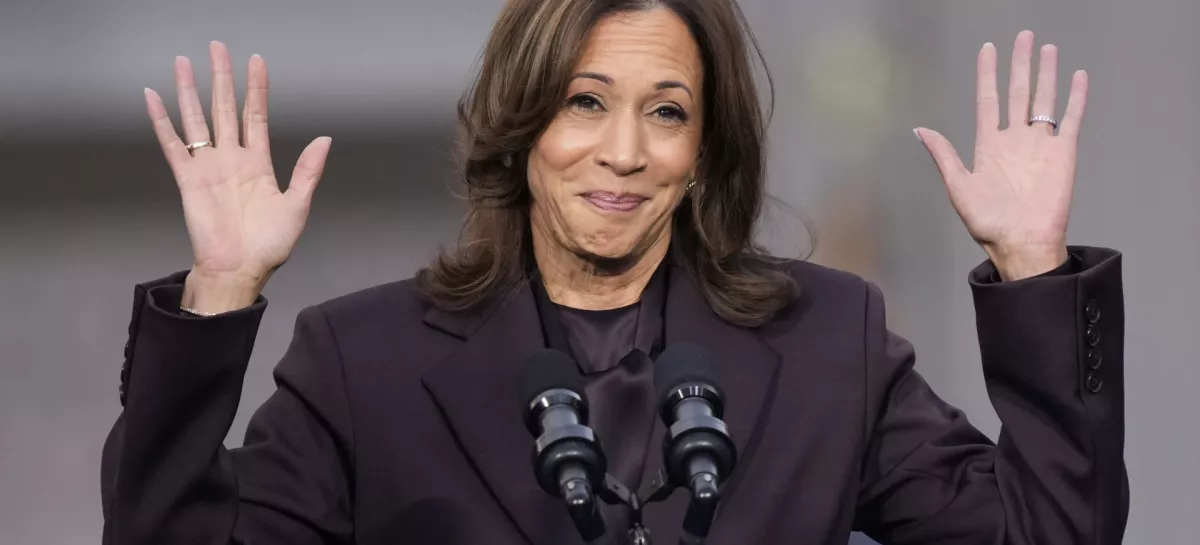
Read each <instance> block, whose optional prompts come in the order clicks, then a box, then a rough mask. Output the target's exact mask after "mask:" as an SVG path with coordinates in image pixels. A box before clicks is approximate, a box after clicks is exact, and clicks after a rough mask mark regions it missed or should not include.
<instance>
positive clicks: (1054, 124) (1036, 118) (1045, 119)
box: [1029, 115, 1058, 129]
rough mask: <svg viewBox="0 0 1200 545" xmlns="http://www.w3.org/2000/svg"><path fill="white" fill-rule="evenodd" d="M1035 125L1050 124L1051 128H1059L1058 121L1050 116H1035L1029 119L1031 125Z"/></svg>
mask: <svg viewBox="0 0 1200 545" xmlns="http://www.w3.org/2000/svg"><path fill="white" fill-rule="evenodd" d="M1034 123H1049V124H1050V126H1051V127H1054V128H1055V129H1057V128H1058V120H1057V119H1054V118H1053V117H1050V116H1048V115H1035V116H1033V117H1032V118H1030V119H1029V124H1030V125H1033V124H1034Z"/></svg>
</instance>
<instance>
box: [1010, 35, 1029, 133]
mask: <svg viewBox="0 0 1200 545" xmlns="http://www.w3.org/2000/svg"><path fill="white" fill-rule="evenodd" d="M1032 64H1033V32H1030V31H1028V30H1026V31H1023V32H1021V33H1020V34H1017V41H1016V42H1014V43H1013V55H1012V73H1011V74H1009V84H1008V127H1009V128H1010V129H1011V128H1013V127H1020V126H1022V125H1026V124H1028V123H1029V71H1030V67H1031V65H1032Z"/></svg>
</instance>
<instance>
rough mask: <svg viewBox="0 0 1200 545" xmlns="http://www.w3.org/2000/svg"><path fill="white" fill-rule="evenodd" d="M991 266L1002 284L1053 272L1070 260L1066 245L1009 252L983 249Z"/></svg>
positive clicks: (1002, 249) (995, 248)
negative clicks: (998, 275)
mask: <svg viewBox="0 0 1200 545" xmlns="http://www.w3.org/2000/svg"><path fill="white" fill-rule="evenodd" d="M984 251H986V252H987V254H988V257H989V258H990V259H991V261H992V265H993V266H995V267H996V272H997V273H999V274H1000V279H1001V280H1003V281H1004V282H1014V281H1017V280H1023V279H1025V278H1031V277H1034V276H1038V275H1040V274H1045V273H1047V272H1050V271H1053V270H1054V269H1057V268H1059V267H1061V266H1062V264H1063V263H1066V262H1067V259H1069V258H1070V256H1069V254H1068V253H1067V247H1066V245H1061V246H1056V247H1051V248H1038V249H1035V248H1024V249H1021V250H1009V249H1004V248H998V247H985V248H984Z"/></svg>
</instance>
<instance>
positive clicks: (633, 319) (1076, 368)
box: [103, 0, 1128, 545]
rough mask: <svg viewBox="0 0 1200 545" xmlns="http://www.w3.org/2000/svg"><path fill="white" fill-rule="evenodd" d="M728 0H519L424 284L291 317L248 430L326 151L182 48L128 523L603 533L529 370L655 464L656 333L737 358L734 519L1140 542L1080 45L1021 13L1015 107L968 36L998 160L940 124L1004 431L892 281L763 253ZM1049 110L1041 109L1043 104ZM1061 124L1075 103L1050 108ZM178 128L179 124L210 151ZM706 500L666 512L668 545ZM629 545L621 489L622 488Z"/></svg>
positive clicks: (726, 499)
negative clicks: (231, 440) (1084, 222)
mask: <svg viewBox="0 0 1200 545" xmlns="http://www.w3.org/2000/svg"><path fill="white" fill-rule="evenodd" d="M742 30H743V28H742V19H741V17H740V15H739V13H738V11H737V7H736V5H735V4H734V2H733V0H705V1H682V0H661V1H657V2H654V1H648V0H647V1H643V0H607V1H602V2H601V1H595V0H563V1H556V2H550V1H547V0H510V1H509V2H507V4H506V5H505V7H504V8H503V11H502V13H501V15H500V18H499V21H498V22H497V24H496V27H495V28H494V30H493V33H492V35H491V38H490V40H489V42H488V44H487V48H486V51H485V54H484V58H483V64H482V69H481V72H480V74H479V77H478V79H477V81H476V83H475V86H474V88H473V90H472V92H470V93H468V94H467V95H466V96H465V98H464V100H463V102H462V107H461V109H460V112H461V115H460V117H461V122H462V124H463V127H464V129H465V157H464V162H463V166H464V171H463V175H464V181H465V185H466V192H467V195H468V198H469V204H470V208H469V212H468V215H467V217H466V224H465V226H464V229H463V240H462V241H461V244H460V245H459V246H458V248H457V249H456V250H455V251H454V252H452V253H449V254H446V255H442V256H441V257H439V258H438V259H437V260H436V261H435V262H434V263H433V264H432V265H431V266H430V267H428V268H427V269H425V270H423V271H422V272H421V273H420V274H419V275H418V277H417V278H415V279H413V280H406V281H402V282H397V283H393V284H388V285H384V286H379V287H375V288H371V289H368V290H365V291H362V292H359V293H355V294H352V295H348V296H345V297H341V298H338V299H335V300H332V301H329V302H326V303H324V304H321V305H317V306H315V307H311V308H308V309H306V310H304V311H303V312H301V314H300V316H299V318H298V319H297V325H296V333H295V337H294V340H293V342H292V345H291V347H290V348H289V349H288V351H287V353H286V354H285V356H284V357H283V359H282V361H281V362H280V363H279V365H278V367H277V368H276V371H275V377H276V381H277V384H278V390H277V391H276V392H275V394H274V395H273V396H272V397H271V398H270V399H269V400H268V401H267V402H266V403H265V404H264V405H263V406H262V407H260V408H259V409H258V410H257V412H256V413H255V415H254V417H253V419H252V421H251V423H250V425H249V429H248V431H247V433H246V439H245V446H243V447H241V448H238V449H232V450H226V449H225V448H224V447H223V446H222V440H223V438H224V436H225V434H226V432H227V430H228V427H229V425H230V423H231V421H232V419H233V416H234V413H235V412H236V408H237V403H238V399H239V396H240V393H241V385H242V378H243V374H244V372H245V369H246V364H247V361H248V359H249V357H250V351H251V347H252V345H253V341H254V337H255V333H256V328H257V325H258V323H259V319H260V318H261V316H262V313H263V311H264V309H265V307H266V301H265V300H264V299H263V298H262V296H261V295H260V292H261V291H262V289H263V286H264V284H265V283H266V282H267V279H268V278H269V277H270V276H271V273H272V272H273V271H274V270H276V269H277V268H278V267H279V266H280V265H281V264H282V263H284V262H285V261H286V259H287V257H288V254H289V252H290V251H291V250H292V247H293V246H294V244H295V242H296V239H297V237H298V236H299V234H300V232H301V230H302V228H303V226H304V223H305V219H306V217H307V214H308V209H309V203H310V201H311V198H312V194H313V190H314V189H315V187H316V185H317V181H318V180H319V179H320V177H321V171H322V167H323V165H324V163H325V158H326V156H327V154H328V152H329V149H330V141H329V139H328V138H319V139H317V140H315V141H314V142H313V143H312V144H310V145H309V146H308V148H306V149H305V151H304V152H303V154H302V155H301V157H300V159H299V162H298V164H297V166H296V169H295V172H294V174H293V176H292V180H291V183H290V184H289V186H288V189H287V190H286V191H280V190H279V189H278V186H277V185H276V179H275V176H274V173H273V170H272V167H271V162H270V157H269V148H268V141H267V72H266V66H265V64H264V62H263V60H262V59H261V58H259V57H257V56H256V57H253V58H251V60H250V65H249V78H248V81H249V91H248V93H247V100H246V105H245V112H244V115H243V122H244V127H243V133H242V135H241V136H242V138H241V140H240V141H239V126H238V119H237V115H236V113H235V99H234V90H233V78H232V72H231V68H230V61H229V56H228V53H227V51H226V49H225V47H224V46H223V45H221V44H219V43H215V42H214V43H213V44H212V49H211V54H212V62H213V73H214V84H213V85H214V92H213V96H214V101H213V108H212V110H213V116H212V117H213V133H212V137H211V143H210V142H209V141H210V134H209V132H208V127H207V126H206V123H205V121H204V116H203V113H202V111H201V107H200V104H199V101H198V99H197V95H196V89H195V85H194V80H193V76H192V69H191V65H190V64H189V62H188V61H187V60H186V59H180V60H178V61H177V62H176V78H177V85H178V88H179V99H180V108H181V110H182V120H183V125H184V127H183V130H184V139H182V140H181V139H180V137H179V136H178V135H177V134H176V132H175V130H174V128H173V127H172V125H171V122H170V121H169V119H168V116H167V111H166V109H165V107H164V105H163V102H162V101H161V99H160V98H159V97H158V95H157V94H155V93H154V92H153V91H149V90H147V92H146V96H147V104H148V109H149V113H150V116H151V118H152V119H153V120H154V126H155V128H156V132H157V134H158V137H159V140H160V142H161V144H162V147H163V151H164V153H165V154H166V156H167V159H168V162H169V163H170V165H171V168H172V171H173V173H174V175H175V178H176V181H177V182H178V186H179V188H180V193H181V196H182V200H183V205H184V216H185V220H186V223H187V227H188V232H189V234H190V238H191V241H192V247H193V252H194V264H193V266H192V268H191V270H190V271H188V272H185V273H179V274H175V275H172V276H170V277H167V278H165V279H162V280H158V281H154V282H151V283H148V284H144V285H142V286H139V288H138V290H137V291H136V299H135V306H134V315H133V321H132V324H131V327H130V343H129V345H128V350H127V353H126V367H125V369H124V372H123V373H122V378H123V390H122V402H123V404H124V407H125V409H124V413H123V414H122V416H121V417H120V420H119V421H118V422H117V424H116V426H115V428H114V429H113V431H112V434H111V435H110V438H109V440H108V442H107V444H106V448H105V455H104V464H103V466H104V467H103V483H104V488H103V490H104V494H103V495H104V506H105V519H106V525H105V542H106V543H113V544H122V545H130V544H150V543H155V544H159V543H253V544H274V543H280V544H282V543H288V544H300V543H351V542H353V543H361V544H383V543H439V544H468V543H470V544H477V543H489V544H510V543H511V544H517V543H537V544H557V543H572V542H578V541H579V539H580V538H579V537H578V535H577V534H576V532H575V530H574V528H573V527H572V524H571V522H570V519H569V517H568V516H567V512H566V509H565V508H564V507H563V505H562V503H561V500H558V499H556V498H553V497H550V496H549V495H547V494H545V493H543V492H542V491H541V490H540V489H539V488H538V485H537V483H536V482H535V480H534V478H533V476H532V475H531V474H530V471H529V453H530V450H531V448H532V445H531V440H530V437H529V435H528V433H527V431H526V430H525V429H523V426H522V423H521V418H520V414H519V412H520V411H519V410H518V409H517V403H515V401H516V400H515V399H514V397H515V396H513V395H510V394H509V389H508V388H507V387H506V385H507V384H510V383H511V382H512V381H513V377H514V375H515V374H516V373H517V372H518V368H519V367H520V364H521V362H522V361H523V360H524V359H525V358H526V357H528V356H529V355H530V354H531V353H534V352H535V351H537V350H538V349H540V348H544V347H546V346H548V345H549V346H557V347H560V348H562V349H563V350H565V351H569V352H570V353H571V355H572V356H573V357H574V358H575V359H576V360H577V361H578V363H579V367H580V370H581V371H582V372H583V373H584V374H585V376H586V381H587V382H586V384H587V386H586V389H587V393H588V394H589V397H590V398H591V399H592V405H593V406H592V413H593V414H592V417H593V418H592V425H593V428H594V429H595V430H596V432H597V434H598V435H600V436H601V437H602V438H603V441H604V447H605V450H606V451H607V454H608V457H609V460H610V463H609V470H610V472H611V473H612V474H613V475H615V476H616V477H617V478H619V479H620V480H622V481H623V482H625V483H626V484H628V485H630V486H631V487H641V486H644V485H646V484H647V481H648V480H649V476H650V475H653V474H654V472H655V471H656V470H657V469H659V468H661V466H662V461H661V460H659V459H658V458H660V456H659V455H657V454H656V453H657V445H659V444H660V442H661V440H662V436H663V427H662V424H661V423H657V420H658V419H657V418H656V417H655V407H654V404H655V400H654V399H653V398H654V391H653V385H652V378H651V377H652V370H651V368H652V366H653V359H654V358H655V357H657V355H658V353H659V352H661V351H662V350H663V348H664V347H665V346H669V345H673V344H676V343H680V342H692V343H696V344H700V345H702V346H704V347H706V348H707V349H709V350H710V351H711V352H712V353H713V354H714V356H715V357H714V361H715V363H716V366H717V369H718V373H719V376H720V380H721V384H720V385H721V387H722V388H723V389H724V390H725V395H726V397H727V399H728V408H727V411H726V413H725V420H726V423H727V424H728V426H729V428H730V431H731V434H732V435H733V437H734V440H735V443H736V445H737V448H738V451H739V453H740V454H741V459H740V462H739V464H738V466H737V469H736V471H735V472H734V473H733V475H732V476H731V478H730V481H729V483H728V484H727V486H726V488H725V493H724V495H723V497H722V503H721V509H720V512H719V513H718V515H717V517H716V520H715V523H714V526H713V529H712V534H711V535H710V538H709V541H710V542H711V543H720V544H745V543H796V542H802V543H828V544H841V543H845V542H846V540H847V536H848V534H849V533H850V532H851V531H852V530H861V531H864V532H866V533H867V534H869V535H871V536H873V537H874V538H876V539H877V540H879V541H881V542H884V543H1012V544H1033V543H1038V544H1043V543H1055V544H1057V543H1119V542H1120V541H1121V535H1122V531H1123V528H1124V523H1125V518H1126V513H1127V509H1128V497H1127V487H1126V477H1125V470H1124V464H1123V460H1122V449H1123V446H1122V441H1123V406H1122V403H1123V402H1122V351H1123V339H1122V335H1123V315H1122V310H1123V307H1122V305H1123V302H1122V292H1121V276H1120V257H1119V255H1118V254H1117V253H1116V252H1113V251H1111V250H1106V249H1097V248H1083V247H1075V248H1070V249H1069V248H1068V247H1067V246H1066V245H1065V242H1064V240H1065V234H1066V227H1067V217H1068V210H1069V207H1070V206H1069V205H1070V200H1071V194H1072V187H1073V183H1074V173H1075V150H1076V143H1077V138H1078V135H1079V129H1080V123H1081V120H1082V117H1083V113H1084V104H1085V99H1086V96H1087V78H1086V75H1085V74H1084V73H1082V72H1079V73H1077V74H1076V75H1075V77H1074V79H1073V81H1072V84H1071V94H1070V98H1069V99H1068V101H1067V107H1066V111H1065V115H1064V118H1063V120H1062V124H1061V126H1059V125H1058V124H1057V122H1056V121H1055V120H1054V117H1055V115H1056V113H1055V102H1056V100H1055V91H1056V86H1057V83H1056V81H1055V73H1056V69H1057V66H1056V64H1057V63H1056V50H1055V49H1054V48H1053V47H1052V46H1046V47H1044V48H1042V49H1041V71H1040V73H1039V75H1038V81H1037V87H1036V89H1037V91H1036V95H1033V96H1031V95H1032V91H1031V89H1032V88H1033V86H1032V85H1031V76H1030V64H1031V59H1032V56H1033V47H1034V45H1033V44H1034V38H1033V35H1032V33H1028V32H1025V33H1022V34H1020V35H1019V36H1018V37H1017V40H1016V44H1015V47H1014V52H1013V60H1012V66H1013V70H1012V83H1011V87H1010V94H1009V104H1008V116H1007V119H1008V128H1006V129H1004V130H1001V129H1000V119H1001V113H1000V104H999V100H998V98H997V97H998V93H997V85H996V83H997V82H996V64H997V61H996V55H997V54H996V49H995V48H994V47H992V46H991V45H985V46H984V47H983V49H982V50H981V51H980V53H979V65H978V78H979V79H978V83H979V100H978V104H979V107H978V112H977V116H978V124H979V129H978V133H977V138H976V149H975V165H974V168H973V169H968V168H967V167H965V166H964V164H963V162H962V161H961V160H960V159H959V156H958V155H957V154H956V152H955V151H954V148H953V147H951V145H950V144H949V143H948V142H947V141H946V139H945V138H943V137H942V136H941V135H939V134H938V133H936V132H934V131H931V130H927V129H918V130H917V136H918V138H920V139H921V140H922V141H923V142H924V143H925V145H926V146H927V148H928V149H929V151H930V152H931V154H932V155H933V158H934V159H935V162H936V164H937V166H938V169H939V170H940V171H941V173H942V176H943V178H944V179H945V182H946V187H947V190H948V192H949V195H950V198H951V203H952V204H953V206H954V207H955V209H956V210H957V211H958V213H959V215H960V216H961V218H962V220H963V222H964V224H965V225H966V227H967V230H968V231H969V232H970V234H971V236H972V237H974V238H975V240H977V241H978V242H979V243H980V245H981V246H982V248H983V250H984V251H985V252H986V253H987V255H988V257H989V258H990V259H989V260H988V261H987V262H986V263H984V264H983V265H981V266H979V267H978V268H977V269H975V270H974V271H972V272H971V275H970V280H971V286H972V290H973V293H974V297H975V304H976V310H977V314H978V328H979V336H980V345H981V351H982V355H983V365H984V375H985V377H986V380H987V385H988V391H989V394H990V396H991V399H992V402H993V404H994V405H995V407H996V410H997V412H998V414H999V415H1000V417H1001V419H1002V421H1003V424H1004V428H1003V431H1002V433H1001V436H1000V440H999V442H998V444H995V445H993V444H992V443H991V442H990V441H989V440H988V439H987V438H986V437H985V436H984V435H982V434H981V433H980V432H978V431H977V430H975V429H974V428H973V427H972V426H971V425H970V424H969V423H968V422H967V420H966V419H965V417H964V416H963V415H962V414H961V413H960V412H958V411H957V410H955V409H954V408H953V407H950V406H948V405H947V404H946V403H944V402H943V401H941V400H940V399H939V398H938V397H937V396H936V395H934V393H933V392H931V391H930V388H929V387H928V385H927V384H926V383H925V382H924V381H923V379H922V378H921V377H920V376H919V375H918V374H917V373H916V372H915V371H914V370H913V351H912V348H911V347H910V346H909V345H908V344H907V343H906V342H905V341H903V340H902V339H900V338H898V337H896V336H895V335H893V334H891V333H889V332H888V330H887V328H886V325H885V323H884V310H883V299H882V297H881V296H880V294H879V292H878V291H877V290H876V289H875V288H874V287H872V286H870V285H869V284H867V283H865V282H863V281H862V280H860V279H858V278H855V277H853V276H851V275H848V274H844V273H840V272H835V271H832V270H828V269H824V268H821V267H819V266H816V265H812V264H807V263H802V262H791V261H780V260H774V259H770V258H767V257H766V256H764V255H763V254H761V253H760V252H759V251H758V250H757V249H756V248H755V247H754V246H753V244H752V241H751V233H752V232H753V228H754V224H755V221H756V219H757V215H758V210H759V206H760V203H761V200H762V195H763V172H762V171H763V167H762V165H763V119H762V117H761V115H760V112H759V109H758V104H757V103H756V102H755V97H756V96H757V95H756V92H755V89H754V87H753V77H752V75H751V70H750V67H749V61H748V59H749V57H750V55H749V48H748V44H747V41H745V40H746V39H745V38H744V37H743V36H744V34H743V32H742ZM1031 103H1032V105H1031ZM1056 129H1057V132H1056ZM185 142H186V143H188V144H186V145H185ZM685 508H686V498H685V497H684V495H682V494H676V495H675V496H673V497H672V498H671V499H670V500H668V501H667V502H664V503H662V504H652V505H650V506H649V507H648V508H647V509H646V511H645V520H646V524H647V526H648V527H649V528H650V529H651V531H652V532H654V534H655V538H656V542H661V543H674V542H675V541H676V538H677V536H678V535H679V532H680V521H682V517H683V511H684V509H685ZM605 516H606V518H607V519H608V520H609V527H610V528H618V530H611V531H610V532H609V537H610V538H612V539H616V538H617V537H619V536H620V534H621V532H620V531H619V528H620V524H622V521H624V522H626V523H627V521H628V517H629V513H628V512H627V511H626V510H623V509H618V508H606V510H605Z"/></svg>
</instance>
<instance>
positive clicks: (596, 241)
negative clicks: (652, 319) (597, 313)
mask: <svg viewBox="0 0 1200 545" xmlns="http://www.w3.org/2000/svg"><path fill="white" fill-rule="evenodd" d="M575 74H576V76H575V78H574V79H573V80H572V81H571V83H570V86H569V88H568V91H567V96H566V97H565V98H564V102H563V108H562V110H561V111H560V112H559V114H558V116H557V117H556V118H555V119H554V120H553V121H552V122H551V123H550V126H549V127H548V128H547V130H546V131H545V133H543V135H542V137H541V138H540V139H539V140H538V142H537V144H536V145H535V146H534V148H533V150H532V151H531V153H530V157H529V166H528V179H529V187H530V190H531V192H532V194H533V201H534V204H533V210H532V214H531V216H532V219H533V237H534V249H535V255H536V257H537V260H538V265H539V267H540V269H541V270H542V274H543V278H544V280H545V283H546V286H547V291H548V293H549V294H550V297H551V298H552V299H554V300H555V301H556V302H558V303H560V304H564V305H567V306H571V307H575V308H586V309H605V308H617V307H620V306H625V305H629V304H632V303H633V302H635V301H637V299H638V297H639V296H640V294H641V291H642V289H643V288H644V287H645V285H646V283H647V282H648V281H649V278H650V275H651V274H652V273H653V272H654V269H655V268H656V267H657V266H658V263H659V262H660V261H661V260H662V259H663V257H664V256H665V254H666V251H667V247H668V245H669V242H670V236H671V233H670V223H671V216H672V214H673V213H674V211H675V209H676V208H677V207H678V206H679V204H680V202H681V201H682V200H683V197H684V192H685V191H686V188H687V184H688V181H689V180H690V179H692V177H693V176H694V173H695V169H696V165H697V160H698V157H699V152H700V138H701V134H702V129H703V122H704V120H703V119H702V117H701V116H702V110H703V104H702V103H701V100H702V99H703V96H704V94H703V93H704V88H703V86H702V84H703V80H704V74H703V64H702V61H701V58H700V50H699V47H698V46H697V45H696V43H695V41H694V40H693V39H692V37H691V34H690V32H689V31H688V28H687V26H686V25H685V24H684V22H683V21H682V20H680V19H679V18H678V17H677V16H676V15H675V14H674V13H673V12H671V11H669V10H667V9H663V8H656V9H652V10H647V11H638V12H632V13H622V14H617V15H613V16H610V17H608V18H607V19H604V20H603V21H601V22H600V24H598V25H597V26H596V28H594V29H593V31H592V33H591V35H590V37H589V40H588V42H587V44H586V46H585V49H584V53H583V55H582V57H581V59H580V61H579V63H578V66H577V67H576V70H575ZM622 195H624V198H623V199H621V198H620V196H622ZM605 197H607V198H608V199H609V200H613V199H616V200H618V201H620V202H618V203H617V204H616V205H610V204H609V202H608V201H606V200H605ZM613 207H616V208H619V209H616V210H614V209H612V208H613ZM624 207H628V209H625V208H624Z"/></svg>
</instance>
